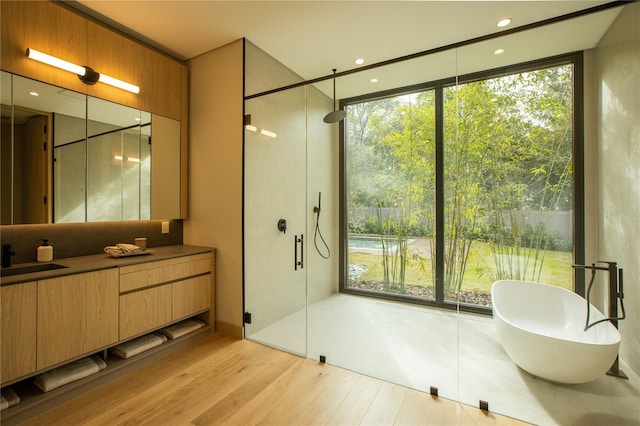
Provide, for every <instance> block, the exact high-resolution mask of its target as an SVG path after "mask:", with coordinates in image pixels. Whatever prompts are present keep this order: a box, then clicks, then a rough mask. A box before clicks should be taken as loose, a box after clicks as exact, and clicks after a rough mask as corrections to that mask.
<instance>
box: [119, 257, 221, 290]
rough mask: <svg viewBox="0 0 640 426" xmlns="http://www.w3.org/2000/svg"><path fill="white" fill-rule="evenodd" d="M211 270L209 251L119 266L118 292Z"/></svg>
mask: <svg viewBox="0 0 640 426" xmlns="http://www.w3.org/2000/svg"><path fill="white" fill-rule="evenodd" d="M207 272H211V253H203V254H197V255H192V256H184V257H178V258H175V259H167V260H160V261H156V262H147V263H141V264H138V265H129V266H123V267H121V268H120V292H121V293H123V292H127V291H132V290H137V289H141V288H145V287H150V286H153V285H157V284H162V283H165V282H171V281H177V280H180V279H182V278H189V277H193V276H195V275H200V274H206V273H207Z"/></svg>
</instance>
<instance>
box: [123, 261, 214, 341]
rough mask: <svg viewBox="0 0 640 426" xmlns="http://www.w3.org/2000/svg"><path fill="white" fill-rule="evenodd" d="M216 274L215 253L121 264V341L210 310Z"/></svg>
mask: <svg viewBox="0 0 640 426" xmlns="http://www.w3.org/2000/svg"><path fill="white" fill-rule="evenodd" d="M212 275H213V264H212V253H202V254H195V255H189V256H183V257H177V258H173V259H167V260H161V261H156V262H148V263H141V264H137V265H130V266H123V267H121V268H120V340H126V339H128V338H130V337H134V336H136V335H139V334H143V333H146V332H148V331H150V330H154V329H157V328H159V327H162V326H163V325H166V324H169V323H171V322H174V321H177V320H180V319H183V318H188V317H190V316H193V315H196V314H199V313H201V312H204V311H206V310H209V309H210V308H211V306H212V283H213V280H212ZM210 321H211V319H210Z"/></svg>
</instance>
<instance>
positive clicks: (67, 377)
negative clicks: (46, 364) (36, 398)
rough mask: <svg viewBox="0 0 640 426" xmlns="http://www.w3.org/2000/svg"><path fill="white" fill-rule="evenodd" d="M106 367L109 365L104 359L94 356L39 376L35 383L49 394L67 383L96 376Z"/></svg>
mask: <svg viewBox="0 0 640 426" xmlns="http://www.w3.org/2000/svg"><path fill="white" fill-rule="evenodd" d="M106 367H107V364H106V363H105V362H104V361H103V360H102V358H100V357H99V356H97V355H92V356H90V357H87V358H82V359H79V360H77V361H74V362H71V363H69V364H66V365H63V366H61V367H58V368H54V369H53V370H50V371H47V372H44V373H41V374H38V375H37V376H36V379H35V381H34V383H35V385H36V386H38V387H39V388H40V390H42V391H43V392H49V391H50V390H53V389H56V388H59V387H60V386H63V385H66V384H67V383H71V382H74V381H76V380H80V379H83V378H85V377H87V376H90V375H92V374H95V373H97V372H98V371H100V370H103V369H105V368H106Z"/></svg>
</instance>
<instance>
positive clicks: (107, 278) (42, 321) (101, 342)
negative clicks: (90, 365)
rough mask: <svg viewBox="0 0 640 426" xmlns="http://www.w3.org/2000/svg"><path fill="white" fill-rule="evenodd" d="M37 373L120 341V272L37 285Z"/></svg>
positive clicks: (61, 278) (62, 278)
mask: <svg viewBox="0 0 640 426" xmlns="http://www.w3.org/2000/svg"><path fill="white" fill-rule="evenodd" d="M37 306H38V320H37V351H36V352H37V369H38V370H40V369H43V368H47V367H49V366H52V365H55V364H59V363H61V362H63V361H66V360H69V359H72V358H74V357H77V356H79V355H82V354H85V353H88V352H91V351H93V350H99V349H101V348H105V347H107V346H109V345H111V344H113V343H116V342H117V341H118V269H117V268H112V269H105V270H101V271H96V272H89V273H84V274H76V275H68V276H64V277H60V278H52V279H47V280H42V281H38V303H37Z"/></svg>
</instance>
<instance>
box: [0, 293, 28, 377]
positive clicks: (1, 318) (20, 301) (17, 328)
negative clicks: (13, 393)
mask: <svg viewBox="0 0 640 426" xmlns="http://www.w3.org/2000/svg"><path fill="white" fill-rule="evenodd" d="M36 297H37V283H36V282H35V281H34V282H28V283H23V284H17V285H8V286H3V287H2V288H0V304H1V306H0V364H1V365H2V368H1V373H0V382H1V383H6V382H8V381H10V380H13V379H16V378H18V377H22V376H25V375H27V374H30V373H33V372H34V371H36V306H37V304H36Z"/></svg>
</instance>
